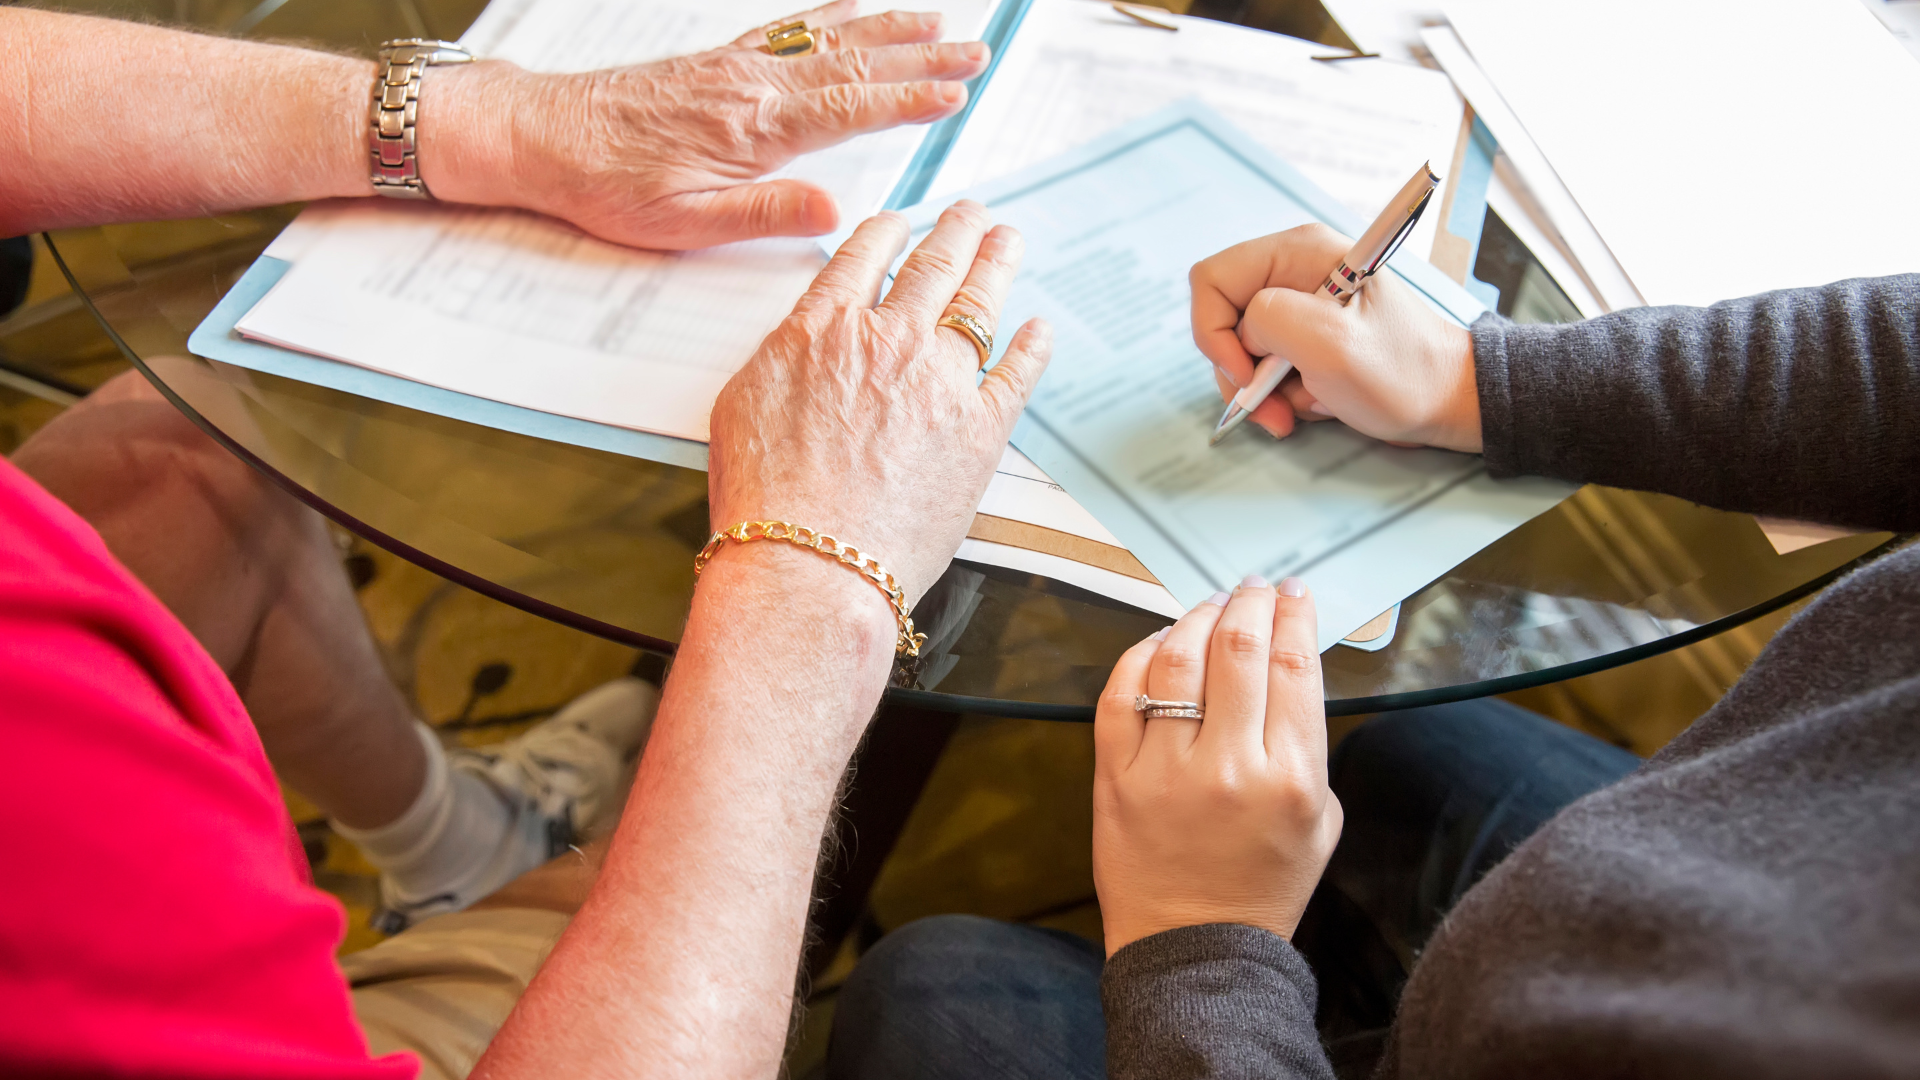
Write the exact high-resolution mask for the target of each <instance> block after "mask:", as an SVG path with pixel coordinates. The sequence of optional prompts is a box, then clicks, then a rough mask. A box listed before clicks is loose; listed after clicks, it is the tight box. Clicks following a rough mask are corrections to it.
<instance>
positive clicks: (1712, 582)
mask: <svg viewBox="0 0 1920 1080" xmlns="http://www.w3.org/2000/svg"><path fill="white" fill-rule="evenodd" d="M184 6H185V7H191V8H194V9H195V11H194V12H193V13H192V14H191V15H190V16H188V19H189V21H193V22H195V23H196V24H198V25H202V26H208V27H214V28H221V29H229V30H231V29H234V28H235V27H236V26H237V25H238V23H237V22H236V20H242V19H251V20H252V23H251V24H249V26H248V27H244V28H243V29H249V30H250V31H251V32H253V33H256V34H262V35H266V36H286V35H290V34H297V35H298V36H301V37H303V38H306V39H308V40H320V41H323V42H327V43H331V44H334V45H336V46H338V47H342V48H349V49H357V50H361V51H365V50H366V49H367V48H368V47H369V45H368V43H369V42H377V41H379V40H381V39H382V38H385V37H394V36H401V35H405V34H410V33H422V32H425V33H431V34H436V35H444V36H449V37H451V36H456V35H457V33H458V31H459V29H460V28H461V27H463V26H464V25H465V24H466V22H467V21H469V20H470V19H471V18H472V16H473V15H474V14H475V13H477V11H478V8H479V6H480V5H479V4H477V3H463V4H452V3H448V4H433V3H420V4H415V3H411V2H408V3H401V4H397V5H393V6H387V5H369V6H368V7H366V9H365V10H361V9H360V8H359V7H358V6H354V5H347V6H343V5H318V4H312V3H303V2H301V0H292V2H284V3H275V2H272V0H270V2H269V3H267V4H261V5H258V6H252V5H244V4H242V5H217V4H195V5H184ZM348 6H353V7H354V10H352V11H349V10H347V7H348ZM200 8H206V9H207V10H206V11H204V12H202V11H200V10H198V9H200ZM229 8H231V9H232V10H228V9H229ZM114 10H116V11H119V10H120V9H119V8H115V9H114ZM154 14H156V15H160V16H162V17H169V18H173V17H177V16H174V15H173V13H171V12H155V13H154ZM297 209H298V208H296V207H287V208H274V209H266V210H261V211H256V212H253V213H246V214H234V215H227V216H224V217H220V218H216V219H204V220H198V221H184V222H169V223H162V224H155V225H137V226H114V227H106V228H95V229H77V230H70V231H66V232H62V233H58V234H54V235H52V236H49V237H48V238H47V241H48V245H49V250H50V251H51V252H53V253H54V254H55V255H56V256H57V258H58V259H59V261H60V263H61V266H62V268H63V269H64V270H65V271H66V272H67V273H68V274H69V275H70V278H71V281H72V284H73V286H74V290H75V293H76V294H77V298H76V299H69V300H66V301H63V302H50V303H48V304H44V305H41V306H40V307H39V308H34V307H29V308H28V309H26V310H23V311H22V312H19V313H17V314H16V315H14V316H13V317H11V318H9V319H6V320H5V321H4V322H0V362H4V364H5V365H6V366H9V367H12V368H16V369H23V370H27V371H28V372H29V373H30V374H37V375H38V376H40V377H43V378H45V379H46V380H48V383H49V385H52V386H55V387H61V386H65V387H69V388H72V389H81V390H83V389H85V388H87V387H90V386H91V385H96V384H97V382H98V381H99V379H97V378H95V377H94V375H95V373H97V372H98V371H99V370H101V369H102V367H103V365H106V366H109V367H110V366H111V365H108V364H107V362H108V360H110V359H111V358H109V357H103V356H99V355H89V354H85V353H81V354H75V353H72V352H62V351H61V350H60V349H59V348H57V347H55V345H54V344H53V343H56V342H58V341H60V340H64V339H67V338H71V337H72V335H71V333H69V331H70V330H71V327H72V321H73V320H75V319H86V318H88V317H89V312H88V311H87V310H86V309H88V308H90V309H91V314H92V315H93V316H97V318H98V320H99V322H100V324H101V325H102V326H104V327H105V328H106V329H107V330H108V332H109V335H110V336H111V337H112V338H113V340H114V342H115V344H116V345H117V347H118V348H119V350H121V351H122V352H123V353H124V354H125V357H126V358H127V359H128V360H131V361H132V362H134V363H136V364H138V365H140V366H141V367H142V368H143V370H145V371H146V373H147V374H148V375H149V377H151V378H152V379H153V380H154V381H155V383H156V384H158V385H159V386H160V387H162V389H163V390H164V391H165V392H166V393H167V394H168V396H169V397H170V398H172V399H173V400H174V402H175V404H176V405H178V406H179V407H180V408H181V409H182V410H183V411H185V412H186V413H187V414H188V415H189V416H191V417H192V418H194V419H195V420H196V422H198V423H200V424H201V426H202V427H203V428H205V429H206V430H208V431H209V433H211V434H213V435H214V436H215V437H216V438H218V439H220V440H221V441H222V442H223V443H225V444H226V445H228V446H229V448H230V449H232V450H233V451H234V452H236V453H238V454H240V455H241V456H243V457H244V458H246V459H247V460H248V461H250V462H251V463H253V464H254V465H256V466H257V467H259V468H261V469H263V470H264V471H266V472H267V473H268V474H270V475H272V476H273V477H275V478H276V479H277V480H278V481H280V482H281V483H283V484H284V485H286V486H287V487H288V488H289V489H290V490H293V491H294V492H295V493H296V494H298V495H299V496H300V497H301V498H302V499H304V500H305V501H306V502H307V503H309V504H310V505H312V506H313V507H314V508H316V509H317V510H319V511H320V512H322V513H324V514H326V515H327V516H329V517H331V518H333V519H334V520H336V521H338V522H340V523H341V524H342V525H344V526H346V527H347V528H349V529H351V530H353V531H354V532H356V533H359V534H360V535H362V536H365V537H367V538H368V539H370V540H372V541H374V542H376V543H379V544H381V545H383V546H385V547H387V548H389V549H390V550H392V551H394V552H396V553H398V554H400V555H402V556H403V557H405V558H408V559H411V560H413V561H415V562H418V563H420V564H421V565H424V566H426V567H427V568H429V569H431V570H434V571H436V572H438V573H440V574H443V575H445V576H447V577H449V578H452V579H454V580H456V581H459V582H461V583H463V584H465V585H468V586H469V587H471V588H474V589H476V590H478V591H480V592H483V593H486V594H488V595H491V596H494V597H496V598H498V599H501V600H503V601H505V602H507V603H510V604H514V605H516V606H519V607H521V608H524V609H527V610H529V611H533V612H535V613H537V614H540V615H544V616H546V617H549V618H552V619H555V620H557V621H559V622H562V623H566V624H568V625H571V626H575V627H578V628H581V629H584V630H587V631H590V632H593V633H597V634H601V635H604V636H606V637H609V638H613V639H617V640H620V641H623V642H627V643H630V644H633V645H637V646H640V647H643V648H648V649H654V650H659V651H671V649H672V648H673V643H674V641H675V639H676V638H677V637H678V634H679V630H680V626H681V623H682V621H683V619H684V618H685V614H686V611H687V608H688V604H689V601H690V597H691V595H692V589H693V580H694V579H693V570H692V563H693V555H694V553H695V552H696V551H697V550H698V549H699V547H700V546H701V544H702V543H703V542H704V541H705V539H706V537H707V535H708V532H709V522H708V520H707V509H706V501H705V495H706V477H705V475H704V474H703V473H700V472H697V471H692V470H687V469H681V468H676V467H672V466H667V465H662V464H657V463H654V462H649V461H643V460H638V459H634V458H628V457H622V456H619V455H615V454H611V453H606V452H602V451H596V450H589V449H583V448H580V447H575V446H568V445H562V444H557V443H552V442H546V441H542V440H539V439H534V438H530V437H526V436H521V435H516V434H511V433H507V432H502V431H498V430H494V429H490V428H485V427H480V426H476V425H473V424H468V423H464V422H461V421H456V420H451V419H447V418H443V417H437V416H433V415H429V414H425V413H421V412H416V411H413V410H409V409H405V408H401V407H398V406H393V405H388V404H384V403H380V402H377V401H372V400H369V399H365V398H360V397H356V396H353V395H350V394H345V393H341V392H338V391H333V390H328V389H323V388H318V387H314V386H310V385H306V384H302V383H298V382H293V381H289V380H286V379H282V378H278V377H275V376H271V375H266V374H261V373H256V372H251V371H247V370H244V369H240V368H236V367H233V366H230V365H225V364H221V363H218V362H215V361H211V360H208V359H204V358H201V357H196V356H194V355H192V354H191V352H190V351H189V349H188V347H187V338H188V335H189V334H190V333H191V332H192V331H193V330H194V328H195V327H196V326H198V325H199V323H200V321H201V320H202V319H203V318H205V317H206V315H207V314H208V312H210V311H211V310H212V308H213V306H214V304H215V303H216V302H217V301H218V300H219V299H220V297H221V296H222V295H224V293H225V292H226V290H227V289H228V288H230V287H231V286H232V285H233V283H234V282H235V281H236V280H237V279H238V278H239V276H240V275H241V274H242V273H243V272H244V271H245V270H246V268H247V267H248V266H249V265H250V264H251V263H252V262H253V260H254V259H255V258H256V257H257V256H258V255H259V253H260V251H261V250H262V249H263V248H264V247H265V246H266V244H267V243H268V241H270V240H271V239H272V238H273V236H274V235H275V234H276V233H277V232H278V231H279V230H280V229H281V228H283V227H284V226H285V224H286V223H287V222H288V221H290V220H291V218H292V216H293V214H294V213H295V212H296V211H297ZM1494 224H1495V222H1494V221H1490V226H1491V225H1494ZM1476 275H1477V276H1480V277H1482V278H1483V279H1485V280H1488V281H1492V282H1494V283H1495V284H1497V285H1500V286H1501V287H1502V290H1503V298H1502V303H1501V309H1502V310H1503V311H1504V312H1508V313H1514V314H1520V313H1524V312H1533V313H1536V316H1535V317H1543V316H1541V315H1539V314H1538V313H1546V316H1545V317H1550V316H1551V314H1552V313H1554V312H1559V311H1564V310H1566V307H1565V304H1564V300H1561V299H1560V298H1557V297H1556V296H1554V295H1553V294H1552V291H1551V290H1552V284H1551V282H1550V280H1549V279H1547V278H1546V277H1545V275H1544V274H1542V273H1540V272H1539V271H1538V269H1537V264H1533V263H1532V261H1531V260H1530V258H1528V256H1527V255H1526V253H1525V251H1524V249H1522V248H1519V247H1518V244H1517V241H1515V240H1513V239H1512V234H1511V233H1510V232H1508V231H1507V230H1505V229H1503V228H1498V227H1490V228H1489V229H1488V230H1487V233H1486V241H1485V247H1484V248H1483V250H1482V252H1481V256H1480V264H1479V266H1477V267H1476ZM1556 300H1559V301H1560V302H1558V303H1556V302H1555V301H1556ZM82 305H84V307H83V306H82ZM1891 542H1892V538H1891V537H1889V536H1888V535H1887V534H1884V533H1883V534H1871V535H1864V536H1856V537H1848V538H1844V539H1838V540H1831V541H1828V542H1826V543H1823V544H1817V545H1814V546H1812V547H1808V548H1804V549H1802V550H1799V551H1795V552H1792V553H1790V554H1786V555H1781V554H1777V553H1776V552H1775V550H1774V548H1773V547H1772V545H1771V544H1770V543H1769V541H1768V540H1767V538H1766V537H1765V536H1764V535H1763V534H1762V532H1761V530H1760V528H1759V527H1758V526H1757V525H1756V523H1755V522H1754V520H1753V519H1752V518H1751V517H1749V516H1746V515H1740V514H1729V513H1721V512H1718V511H1712V510H1707V509H1703V508H1701V507H1697V506H1693V505H1690V504H1688V503H1685V502H1682V501H1680V500H1676V499H1671V498H1665V497H1661V496H1653V495H1647V494H1642V493H1634V492H1625V491H1617V490H1610V489H1602V488H1587V489H1585V490H1582V491H1580V492H1579V493H1578V494H1576V495H1575V496H1574V497H1572V498H1570V499H1568V500H1567V501H1566V502H1564V503H1562V504H1561V505H1560V506H1558V507H1556V508H1554V509H1553V510H1551V511H1549V512H1548V513H1546V514H1544V515H1542V516H1540V517H1539V518H1536V519H1535V520H1533V521H1532V522H1529V523H1528V524H1527V525H1525V526H1523V527H1522V528H1520V529H1519V530H1517V531H1516V532H1514V533H1512V534H1510V535H1508V536H1507V537H1505V538H1504V539H1502V540H1500V541H1499V542H1498V543H1496V544H1494V545H1493V546H1492V547H1489V548H1487V549H1486V550H1484V551H1482V552H1480V553H1479V554H1477V555H1475V556H1474V557H1472V558H1470V559H1468V560H1467V561H1466V562H1464V563H1462V564H1460V565H1459V566H1457V567H1455V568H1454V569H1453V570H1451V571H1449V572H1448V573H1447V574H1446V575H1444V576H1443V577H1442V578H1440V579H1439V580H1438V581H1435V582H1433V583H1431V584H1430V585H1428V586H1426V587H1425V588H1423V589H1422V590H1421V591H1419V592H1418V593H1416V594H1415V595H1414V596H1412V597H1410V598H1408V599H1407V601H1406V602H1405V603H1404V604H1403V605H1402V607H1401V610H1400V615H1399V620H1398V624H1397V627H1396V629H1395V631H1394V633H1393V636H1392V639H1391V641H1390V642H1389V643H1388V644H1387V645H1386V646H1385V647H1384V648H1382V649H1380V650H1379V651H1376V652H1363V651H1360V650H1358V649H1354V648H1350V647H1346V646H1335V647H1334V648H1333V649H1331V650H1330V651H1329V652H1328V653H1327V654H1326V655H1325V658H1324V667H1325V672H1326V691H1327V697H1328V711H1329V713H1333V714H1345V713H1354V712H1370V711H1375V710H1379V709H1383V708H1391V707H1400V706H1407V705H1414V704H1422V703H1430V702H1438V701H1445V700H1452V699H1458V698H1465V697H1472V696H1478V695H1483V694H1488V693H1495V692H1501V691H1506V690H1512V689H1518V688H1521V687H1524V686H1528V685H1533V684H1537V683H1542V682H1547V681H1551V680H1558V679H1563V678H1567V677H1570V676H1573V675H1578V674H1583V673H1586V672H1590V671H1594V670H1598V669H1601V668H1604V667H1608V666H1612V665H1615V664H1620V663H1625V662H1627V661H1630V660H1634V659H1639V658H1641V657H1644V656H1649V655H1652V654H1654V653H1657V652H1660V651H1663V650H1666V649H1671V648H1674V647H1677V646H1679V645H1682V644H1686V643H1688V642H1691V641H1694V640H1698V639H1700V638H1702V637H1706V636H1708V635H1711V634H1713V633H1716V632H1718V631H1720V630H1723V629H1726V628H1729V627H1731V626H1734V625H1737V624H1739V623H1740V622H1743V621H1745V620H1747V619H1750V618H1753V617H1755V616H1758V615H1760V614H1763V613H1765V612H1767V611H1769V610H1772V609H1774V608H1776V607H1779V606H1780V605H1782V604H1785V603H1788V602H1790V601H1792V600H1793V599H1796V598H1798V597H1800V596H1802V595H1805V594H1806V593H1808V592H1810V591H1812V590H1814V589H1816V588H1818V587H1819V586H1820V585H1822V584H1824V583H1825V582H1827V581H1830V580H1832V579H1833V578H1834V577H1835V576H1837V575H1838V574H1840V573H1842V572H1844V571H1845V570H1846V569H1847V568H1849V567H1850V566H1851V565H1853V564H1854V563H1855V562H1857V561H1858V560H1860V559H1862V558H1864V557H1869V556H1870V555H1872V554H1873V553H1875V552H1877V551H1879V550H1881V549H1882V548H1884V547H1885V546H1887V545H1889V544H1890V543H1891ZM916 621H917V622H919V624H920V626H921V629H922V630H924V631H925V632H926V633H927V635H928V638H929V641H928V646H927V648H926V649H925V650H924V651H923V656H922V657H921V659H920V660H919V661H917V662H915V663H913V664H911V665H903V666H901V667H899V668H898V669H897V670H896V672H895V678H894V687H893V689H892V690H891V691H890V697H891V700H892V702H893V703H894V704H895V705H898V706H918V707H920V708H924V709H933V710H939V711H946V712H959V711H965V712H980V713H992V714H1000V715H1015V716H1026V717H1034V718H1056V719H1076V720H1085V719H1089V718H1090V717H1091V715H1092V705H1093V702H1094V700H1095V697H1096V696H1097V694H1098V692H1099V690H1100V688H1101V686H1102V685H1103V684H1104V682H1105V680H1106V677H1107V673H1108V670H1109V668H1110V667H1111V665H1112V663H1113V661H1114V660H1115V659H1116V658H1117V657H1118V656H1119V654H1120V653H1121V652H1122V651H1123V650H1124V649H1126V648H1127V647H1128V646H1130V645H1131V644H1132V643H1134V642H1136V641H1138V640H1140V639H1141V638H1142V637H1145V636H1146V635H1147V634H1149V633H1151V632H1153V631H1154V630H1155V629H1157V628H1158V627H1159V626H1161V625H1164V624H1165V622H1166V620H1165V619H1164V618H1163V617H1161V616H1157V615H1153V614H1150V613H1147V612H1144V611H1140V610H1138V609H1134V608H1130V607H1127V606H1125V605H1122V604H1120V603H1118V602H1116V601H1112V600H1109V599H1106V598H1104V597H1101V596H1098V595H1095V594H1092V593H1088V592H1085V591H1083V590H1079V589H1076V588H1073V587H1071V586H1067V585H1063V584H1060V583H1058V582H1054V581H1051V580H1048V579H1043V578H1037V577H1033V576H1029V575H1024V574H1020V573H1016V572H1012V571H1007V570H1003V569H998V568H993V567H987V566H981V565H975V564H969V563H955V564H954V565H953V566H952V567H951V568H950V569H949V570H948V572H947V573H946V575H945V576H944V577H943V578H942V579H941V580H940V582H939V583H938V584H937V585H936V586H935V587H934V589H933V590H932V591H931V592H930V593H929V594H928V595H927V597H926V598H925V599H924V600H923V601H922V602H921V604H920V606H919V609H918V610H917V611H916ZM748 662H750V661H748Z"/></svg>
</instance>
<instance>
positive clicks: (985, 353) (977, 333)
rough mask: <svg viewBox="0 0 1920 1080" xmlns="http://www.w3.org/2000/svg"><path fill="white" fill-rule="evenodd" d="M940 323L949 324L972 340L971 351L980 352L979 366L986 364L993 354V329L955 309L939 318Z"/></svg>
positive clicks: (942, 324)
mask: <svg viewBox="0 0 1920 1080" xmlns="http://www.w3.org/2000/svg"><path fill="white" fill-rule="evenodd" d="M940 325H941V326H950V327H952V328H954V329H955V330H958V331H960V332H961V333H962V334H965V335H967V340H969V341H971V342H973V351H974V352H977V353H979V354H980V366H981V367H983V368H984V367H986V366H987V360H988V359H989V358H990V357H992V356H993V331H991V330H989V329H987V327H986V324H985V323H983V322H981V321H980V320H979V319H976V318H974V317H973V316H971V315H962V314H961V313H959V312H957V311H956V312H954V313H953V314H951V315H949V316H947V317H946V318H944V319H941V320H940Z"/></svg>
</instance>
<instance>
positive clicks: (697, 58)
mask: <svg viewBox="0 0 1920 1080" xmlns="http://www.w3.org/2000/svg"><path fill="white" fill-rule="evenodd" d="M855 7H856V4H855V0H838V2H836V3H832V4H828V5H827V6H825V7H821V8H817V9H815V10H813V11H808V12H804V13H802V14H799V15H795V16H793V19H792V20H783V21H799V20H805V21H806V23H807V24H808V26H810V27H812V28H814V31H815V33H814V37H815V41H816V50H817V51H816V52H815V53H814V54H813V55H811V56H803V57H787V58H782V57H776V56H772V55H770V54H768V53H766V52H762V51H761V50H760V49H759V48H756V46H762V45H765V44H766V33H765V28H762V29H759V30H754V31H750V32H748V33H747V34H744V35H742V36H741V37H740V39H739V40H737V41H735V42H734V43H733V44H731V45H728V46H726V47H724V48H720V49H715V50H713V51H711V52H704V53H699V54H696V55H693V56H685V57H679V58H675V59H671V60H662V61H658V62H656V63H651V64H641V65H638V66H636V67H628V68H617V69H613V70H608V71H596V72H591V73H587V74H580V75H537V74H532V73H529V72H526V71H523V70H521V69H520V68H518V67H515V66H514V65H512V64H509V63H505V62H482V63H477V64H471V65H462V66H460V67H448V68H443V69H439V70H436V71H435V72H434V75H433V85H432V87H431V90H430V92H429V93H428V94H426V95H424V96H423V98H422V111H421V119H420V124H421V129H422V130H421V137H422V140H423V143H424V144H425V145H426V146H430V147H432V148H433V150H432V151H431V152H430V153H423V154H422V155H421V169H422V173H423V178H424V179H425V180H426V182H427V185H428V187H430V188H431V189H432V190H433V192H434V194H436V195H437V196H439V197H441V198H443V199H447V200H449V201H453V202H469V203H479V204H483V205H492V206H518V207H523V208H526V209H530V210H537V211H540V212H542V213H546V214H551V215H553V216H555V217H559V218H564V219H566V220H567V221H571V222H573V223H574V224H575V225H578V226H580V227H581V228H583V229H586V230H587V231H588V232H591V233H594V234H595V235H598V236H601V237H604V238H606V239H608V240H612V241H615V242H616V243H621V244H627V245H631V246H634V247H647V248H657V249H676V250H677V249H686V248H697V247H706V246H709V245H713V244H720V243H726V242H729V241H734V240H744V239H750V238H753V237H761V236H814V235H818V234H821V233H826V232H830V231H832V230H833V229H834V228H835V227H836V226H837V225H838V224H839V221H840V210H839V208H837V207H836V206H835V204H834V200H833V197H832V196H831V195H829V194H828V193H827V192H826V191H825V190H823V189H821V188H820V187H818V186H816V185H813V184H808V183H804V182H802V181H799V180H773V181H760V177H762V176H765V175H766V174H767V173H770V172H772V171H774V170H775V169H778V168H780V167H781V166H783V165H785V164H786V163H787V162H789V161H791V160H793V159H794V158H796V157H798V156H800V155H801V154H805V153H808V152H810V151H814V150H820V149H823V148H825V147H829V146H832V145H834V144H835V143H839V142H843V141H845V140H847V139H849V138H851V137H853V136H855V135H860V134H864V133H866V132H870V131H878V130H881V129H883V128H890V127H895V126H897V125H900V124H918V123H926V122H928V121H933V120H938V119H941V118H942V117H946V116H949V115H951V114H953V113H954V112H956V111H958V110H959V109H960V107H961V106H962V105H963V104H964V103H965V102H966V87H965V86H964V80H967V79H971V78H973V77H974V76H975V75H978V74H980V72H982V71H984V70H985V69H986V64H987V58H988V50H987V47H986V46H985V45H983V44H981V43H979V42H971V43H964V44H937V42H938V39H939V37H940V16H939V15H937V14H936V15H915V14H908V13H905V12H891V13H888V14H884V15H874V16H869V17H866V18H857V19H856V18H853V17H852V16H853V13H854V11H855ZM443 132H444V133H445V134H442V133H443Z"/></svg>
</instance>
